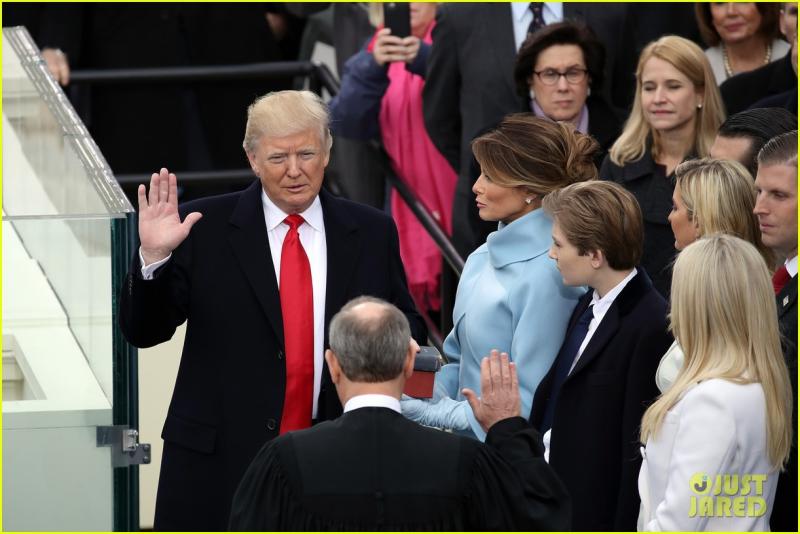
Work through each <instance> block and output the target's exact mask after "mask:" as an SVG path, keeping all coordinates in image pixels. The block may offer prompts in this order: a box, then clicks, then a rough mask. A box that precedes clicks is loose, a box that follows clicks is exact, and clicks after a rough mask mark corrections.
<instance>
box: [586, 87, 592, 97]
mask: <svg viewBox="0 0 800 534" xmlns="http://www.w3.org/2000/svg"><path fill="white" fill-rule="evenodd" d="M586 96H592V88H591V87H587V88H586Z"/></svg>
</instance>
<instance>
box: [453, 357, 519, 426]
mask: <svg viewBox="0 0 800 534" xmlns="http://www.w3.org/2000/svg"><path fill="white" fill-rule="evenodd" d="M461 394H462V395H464V397H466V398H467V401H468V402H469V405H470V407H471V408H472V413H474V414H475V419H477V421H478V423H480V425H481V428H483V430H484V431H486V432H488V431H489V429H490V428H491V427H492V425H494V424H495V423H497V422H498V421H501V420H503V419H508V418H509V417H516V416H518V415H519V414H520V401H519V381H518V380H517V366H516V365H515V364H514V362H509V361H508V354H506V353H505V352H503V353H502V354H501V353H499V352H498V351H496V350H492V352H491V355H490V356H489V357H488V358H484V359H483V360H482V361H481V395H482V396H481V397H478V396H477V395H476V394H475V392H474V391H472V390H471V389H469V388H464V389H463V390H461Z"/></svg>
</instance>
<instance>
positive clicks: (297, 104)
mask: <svg viewBox="0 0 800 534" xmlns="http://www.w3.org/2000/svg"><path fill="white" fill-rule="evenodd" d="M329 123H330V117H329V114H328V106H327V105H326V104H325V102H323V101H322V99H321V98H320V97H319V96H317V95H315V94H314V93H312V92H311V91H274V92H272V93H267V94H266V95H264V96H261V97H259V98H257V99H256V101H255V102H253V103H252V104H250V107H248V108H247V126H246V127H245V133H244V141H243V142H242V148H244V150H245V152H247V153H248V154H252V153H253V152H255V150H256V147H257V145H258V141H259V140H260V139H261V137H263V136H265V135H266V136H269V137H286V136H289V135H295V134H298V133H300V132H304V131H306V130H317V131H318V132H319V141H320V146H321V147H322V149H323V150H324V151H325V152H326V153H327V152H329V151H330V149H331V145H332V144H333V138H332V137H331V132H330V130H329Z"/></svg>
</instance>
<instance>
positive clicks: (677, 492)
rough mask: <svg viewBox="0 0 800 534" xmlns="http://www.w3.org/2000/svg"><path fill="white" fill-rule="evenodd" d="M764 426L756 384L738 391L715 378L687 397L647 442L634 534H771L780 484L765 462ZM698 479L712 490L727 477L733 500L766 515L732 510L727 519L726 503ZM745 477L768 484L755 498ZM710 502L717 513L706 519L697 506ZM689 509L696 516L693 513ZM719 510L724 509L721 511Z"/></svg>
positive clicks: (688, 392) (754, 485)
mask: <svg viewBox="0 0 800 534" xmlns="http://www.w3.org/2000/svg"><path fill="white" fill-rule="evenodd" d="M766 418H767V410H766V403H765V400H764V390H763V389H762V387H761V384H760V383H757V382H756V383H749V384H736V383H734V382H729V381H727V380H723V379H719V378H715V379H711V380H705V381H703V382H700V383H699V384H697V385H695V386H692V387H691V388H690V389H688V390H686V391H685V392H684V394H683V397H682V398H681V399H680V400H679V401H678V402H677V403H676V404H675V405H674V406H673V407H672V408H671V409H670V410H669V411H668V412H667V414H666V416H665V417H664V421H663V423H662V425H661V428H660V429H659V431H658V433H657V434H656V435H655V436H651V437H650V438H649V439H648V440H647V446H646V447H645V450H644V452H643V453H642V454H643V455H644V461H643V462H642V470H641V473H640V475H639V493H640V495H641V496H642V512H641V515H640V517H639V525H638V526H639V530H640V531H641V530H648V531H680V532H686V531H695V532H696V531H701V532H702V531H728V532H748V531H750V532H753V531H754V532H760V531H767V530H769V523H768V519H767V518H768V517H769V512H770V509H771V508H772V503H773V500H774V498H775V485H776V481H777V478H778V477H777V476H776V474H777V473H775V472H774V471H773V470H772V465H771V462H770V460H769V452H768V449H767V433H766V432H764V427H765V425H766ZM698 474H706V475H708V477H709V480H707V483H708V484H710V485H716V484H717V482H716V477H717V475H730V478H729V480H735V481H736V482H734V484H736V485H735V486H727V485H726V488H728V487H732V488H733V492H734V495H733V496H734V497H737V496H745V498H746V499H747V498H750V499H752V498H753V497H760V498H761V499H763V500H764V503H763V504H764V505H765V506H766V510H764V513H763V514H762V515H759V516H755V517H753V516H744V517H743V516H741V515H740V514H736V513H735V510H736V508H735V507H733V506H732V507H731V508H730V509H729V510H733V511H734V513H732V514H730V516H727V517H726V515H725V512H724V510H725V508H724V507H723V506H724V502H723V503H719V501H718V498H716V497H714V493H715V489H714V488H713V486H712V487H711V488H708V487H706V488H707V489H703V486H702V483H703V481H702V479H701V476H698ZM745 475H761V476H765V479H764V480H763V483H762V484H761V487H760V492H759V486H758V484H757V483H753V482H751V483H750V484H749V486H750V487H749V488H748V487H746V486H747V484H745V483H744V481H743V476H745ZM734 476H735V477H736V478H733V477H734ZM737 483H738V484H737ZM723 491H725V490H723ZM709 496H711V498H712V501H711V503H712V504H713V505H714V506H713V510H712V511H711V512H712V514H708V513H704V508H703V506H702V504H698V502H699V501H700V498H702V497H709ZM698 497H700V498H698ZM723 498H724V497H723ZM731 501H733V499H730V500H729V501H728V502H729V503H730V502H731ZM693 503H694V505H695V510H696V513H692V511H693V508H692V506H693ZM719 504H722V505H723V506H720V507H718V506H719ZM745 505H747V502H745ZM734 506H735V505H734ZM745 509H746V508H745ZM717 510H721V512H717ZM754 515H755V514H754Z"/></svg>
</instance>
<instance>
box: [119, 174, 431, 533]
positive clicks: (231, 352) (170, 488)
mask: <svg viewBox="0 0 800 534" xmlns="http://www.w3.org/2000/svg"><path fill="white" fill-rule="evenodd" d="M320 200H321V202H322V210H323V217H324V220H325V234H326V242H327V250H328V260H327V261H328V265H327V295H326V299H325V324H326V325H327V324H328V323H329V322H330V319H331V317H332V316H333V315H334V314H335V313H336V312H337V311H339V309H340V308H341V306H343V305H344V304H345V303H346V302H347V301H348V300H350V299H351V298H353V297H356V296H359V295H372V296H376V297H380V298H383V299H386V300H388V301H390V302H393V303H394V304H396V305H397V306H398V307H399V308H400V309H401V310H403V311H404V312H405V313H406V315H407V316H408V317H409V320H410V323H411V325H412V332H413V334H414V336H415V337H416V338H417V339H418V340H419V341H421V342H423V341H424V340H425V336H426V330H425V327H424V325H423V324H422V321H421V320H420V317H419V315H417V313H416V311H415V309H414V305H413V303H412V301H411V298H410V296H409V294H408V291H407V287H406V281H405V274H404V272H403V266H402V263H401V262H400V256H399V252H398V244H397V232H396V230H395V228H394V224H393V222H392V220H391V219H390V218H389V217H388V216H386V215H385V214H383V213H381V212H379V211H377V210H373V209H372V208H367V207H364V206H360V205H358V204H355V203H352V202H349V201H346V200H342V199H338V198H335V197H333V196H331V195H330V194H327V193H325V192H324V191H323V192H321V193H320ZM180 211H181V216H182V217H183V216H185V215H186V214H187V213H189V212H191V211H199V212H201V213H202V214H203V219H202V220H201V221H199V222H198V223H197V224H195V226H194V227H193V229H192V231H191V233H190V234H189V237H187V239H186V240H185V241H184V242H183V243H181V245H180V246H179V247H178V248H177V249H176V250H175V251H174V252H173V256H172V258H171V260H170V261H169V262H168V263H167V264H166V265H165V266H164V267H162V269H161V270H159V272H157V273H156V277H155V278H154V279H153V280H149V281H147V280H143V279H142V278H141V273H140V266H139V261H138V258H137V259H136V260H135V261H134V263H133V265H132V267H131V271H130V272H129V274H128V276H127V279H126V283H125V284H124V287H123V289H122V292H121V295H120V326H121V328H122V331H123V333H124V335H125V337H126V338H127V339H128V341H129V342H130V343H132V344H133V345H135V346H137V347H150V346H153V345H156V344H158V343H161V342H163V341H166V340H168V339H170V338H171V337H172V334H173V333H174V331H175V328H176V327H177V326H178V325H179V324H181V323H182V322H183V321H184V320H187V321H188V323H187V329H186V339H185V341H184V346H183V354H182V356H181V363H180V368H179V370H178V377H177V380H176V383H175V389H174V392H173V395H172V401H171V402H170V406H169V411H168V413H167V419H166V421H165V423H164V429H163V432H162V435H161V436H162V438H163V439H164V441H165V443H164V456H163V461H162V464H161V475H160V479H159V489H158V497H157V502H156V516H155V528H156V529H157V530H224V529H225V527H226V525H227V519H228V514H229V510H230V502H231V498H232V496H233V492H234V490H235V489H236V486H237V484H238V483H239V480H240V478H241V476H242V474H243V473H244V471H245V469H246V468H247V465H248V464H249V462H250V460H251V459H252V458H253V456H255V454H256V452H258V449H259V448H260V447H261V446H262V445H263V444H264V442H265V441H268V440H270V439H272V438H274V437H276V436H277V435H278V429H279V428H280V418H281V413H282V410H283V399H284V391H285V376H286V369H285V359H284V352H283V351H284V340H283V323H282V319H281V308H280V296H279V294H278V282H277V280H276V278H275V270H274V267H273V264H272V259H271V255H270V251H269V241H268V239H267V230H266V223H265V221H264V212H263V208H262V202H261V185H260V183H259V182H258V181H255V182H254V183H253V184H252V185H251V186H250V187H248V188H247V189H245V190H243V191H241V192H238V193H231V194H227V195H222V196H218V197H211V198H207V199H202V200H198V201H195V202H190V203H188V204H186V205H184V206H182V207H181V210H180ZM326 330H327V329H326ZM325 345H326V346H327V333H326V339H325ZM340 413H341V406H340V404H339V400H338V397H337V396H336V392H335V389H334V388H333V386H332V384H331V382H330V375H329V372H328V370H327V367H325V368H324V370H323V377H322V384H321V391H320V394H319V405H318V413H317V416H318V419H320V420H324V419H331V418H334V417H336V416H338V415H339V414H340Z"/></svg>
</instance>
